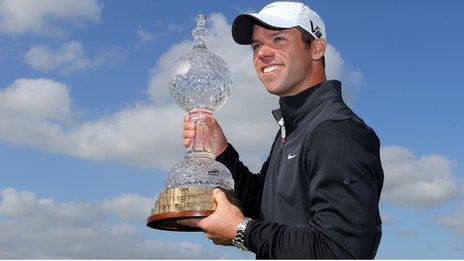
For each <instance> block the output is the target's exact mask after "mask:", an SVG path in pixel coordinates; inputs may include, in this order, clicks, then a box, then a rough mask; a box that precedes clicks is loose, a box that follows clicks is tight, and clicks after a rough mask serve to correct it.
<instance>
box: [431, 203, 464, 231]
mask: <svg viewBox="0 0 464 261" xmlns="http://www.w3.org/2000/svg"><path fill="white" fill-rule="evenodd" d="M437 223H438V224H439V225H441V226H443V227H445V228H448V229H451V230H452V231H453V232H454V234H456V235H458V236H464V210H463V209H462V208H461V209H460V210H458V211H455V212H454V213H451V214H449V215H447V216H443V217H439V218H438V219H437Z"/></svg>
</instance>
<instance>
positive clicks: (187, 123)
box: [183, 109, 227, 157]
mask: <svg viewBox="0 0 464 261" xmlns="http://www.w3.org/2000/svg"><path fill="white" fill-rule="evenodd" d="M195 111H198V112H202V110H201V109H195V110H193V111H192V112H195ZM201 115H202V118H203V121H204V122H205V124H206V126H208V128H209V131H210V141H211V150H212V152H213V153H214V155H215V156H216V157H217V156H219V154H221V153H222V152H224V151H225V150H226V148H227V139H226V137H225V136H224V132H222V129H221V126H219V124H218V122H217V121H216V119H215V118H214V117H213V116H212V115H211V114H210V113H201ZM183 137H184V146H185V147H189V146H191V143H192V142H193V138H194V137H195V123H194V122H193V121H192V119H191V117H190V114H187V115H185V117H184V132H183Z"/></svg>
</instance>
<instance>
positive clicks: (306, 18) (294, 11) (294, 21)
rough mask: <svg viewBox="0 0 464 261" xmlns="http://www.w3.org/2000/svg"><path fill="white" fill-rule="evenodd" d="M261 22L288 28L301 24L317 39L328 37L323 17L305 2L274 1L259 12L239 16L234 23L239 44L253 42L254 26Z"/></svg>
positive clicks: (234, 33) (266, 25) (234, 31)
mask: <svg viewBox="0 0 464 261" xmlns="http://www.w3.org/2000/svg"><path fill="white" fill-rule="evenodd" d="M255 24H258V25H259V24H261V25H263V26H265V27H269V28H272V29H288V28H292V27H296V26H299V27H301V28H303V29H304V30H305V31H307V32H308V33H310V34H311V35H312V36H313V37H314V38H315V39H318V38H324V39H327V34H326V32H325V25H324V22H323V21H322V19H321V17H320V16H319V15H318V14H317V13H316V12H314V11H313V10H311V9H310V8H309V7H308V6H306V5H305V4H303V3H296V2H274V3H272V4H268V5H266V6H265V7H264V8H263V9H262V10H261V11H259V13H245V14H241V15H239V16H237V17H236V18H235V20H234V23H233V24H232V37H233V38H234V40H235V42H237V43H238V44H251V36H252V34H253V26H254V25H255Z"/></svg>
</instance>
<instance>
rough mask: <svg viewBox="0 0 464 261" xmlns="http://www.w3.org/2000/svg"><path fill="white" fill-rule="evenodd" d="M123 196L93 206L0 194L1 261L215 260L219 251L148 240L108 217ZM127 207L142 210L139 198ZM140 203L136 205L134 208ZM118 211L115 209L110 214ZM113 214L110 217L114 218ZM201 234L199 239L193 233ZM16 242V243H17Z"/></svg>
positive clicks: (21, 194) (22, 194)
mask: <svg viewBox="0 0 464 261" xmlns="http://www.w3.org/2000/svg"><path fill="white" fill-rule="evenodd" d="M128 195H129V194H123V195H120V196H119V197H116V198H113V199H109V200H107V201H103V202H97V203H95V204H88V203H77V202H65V203H57V202H55V201H54V200H53V199H49V198H45V199H41V198H37V196H36V195H35V194H34V193H33V192H30V191H17V190H15V189H12V188H6V189H3V190H0V230H1V231H2V233H0V258H2V259H4V258H6V259H17V258H20V259H36V258H40V259H43V258H46V259H56V258H58V259H71V258H72V259H89V258H92V259H108V258H110V259H127V258H129V259H138V258H150V259H153V258H164V259H165V258H181V259H186V258H218V257H220V255H222V252H216V251H215V250H213V251H211V249H206V248H205V247H204V246H203V245H201V244H198V243H193V242H188V241H181V242H174V241H169V240H159V239H150V238H148V237H147V236H145V235H144V234H143V233H142V231H139V230H141V227H143V228H144V229H145V227H144V226H143V225H141V224H143V223H142V222H137V223H127V222H123V221H118V220H115V219H114V214H115V211H114V209H107V207H106V206H105V204H107V203H108V202H111V203H110V205H112V208H118V207H119V208H121V209H126V210H129V209H130V208H128V205H127V202H125V199H127V197H128ZM129 197H131V199H135V201H134V202H132V204H134V206H133V207H131V208H132V209H134V210H136V212H137V213H140V214H143V215H144V217H146V216H145V215H147V214H148V211H149V209H145V211H146V213H142V212H141V211H140V210H141V209H144V208H146V207H147V206H146V204H145V201H148V200H150V201H151V200H152V199H148V198H144V197H142V196H140V195H130V196H129ZM139 204H140V205H139ZM116 212H118V213H119V211H116ZM118 213H116V214H118ZM199 236H201V235H199ZM18 242H20V243H18Z"/></svg>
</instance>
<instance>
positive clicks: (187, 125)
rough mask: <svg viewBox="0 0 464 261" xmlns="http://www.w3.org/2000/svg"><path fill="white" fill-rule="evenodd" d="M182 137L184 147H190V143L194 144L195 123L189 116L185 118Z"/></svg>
mask: <svg viewBox="0 0 464 261" xmlns="http://www.w3.org/2000/svg"><path fill="white" fill-rule="evenodd" d="M182 135H183V143H184V146H185V147H188V146H190V143H192V138H193V137H195V123H193V122H192V121H191V117H190V115H189V114H187V115H185V117H184V124H183V133H182Z"/></svg>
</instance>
